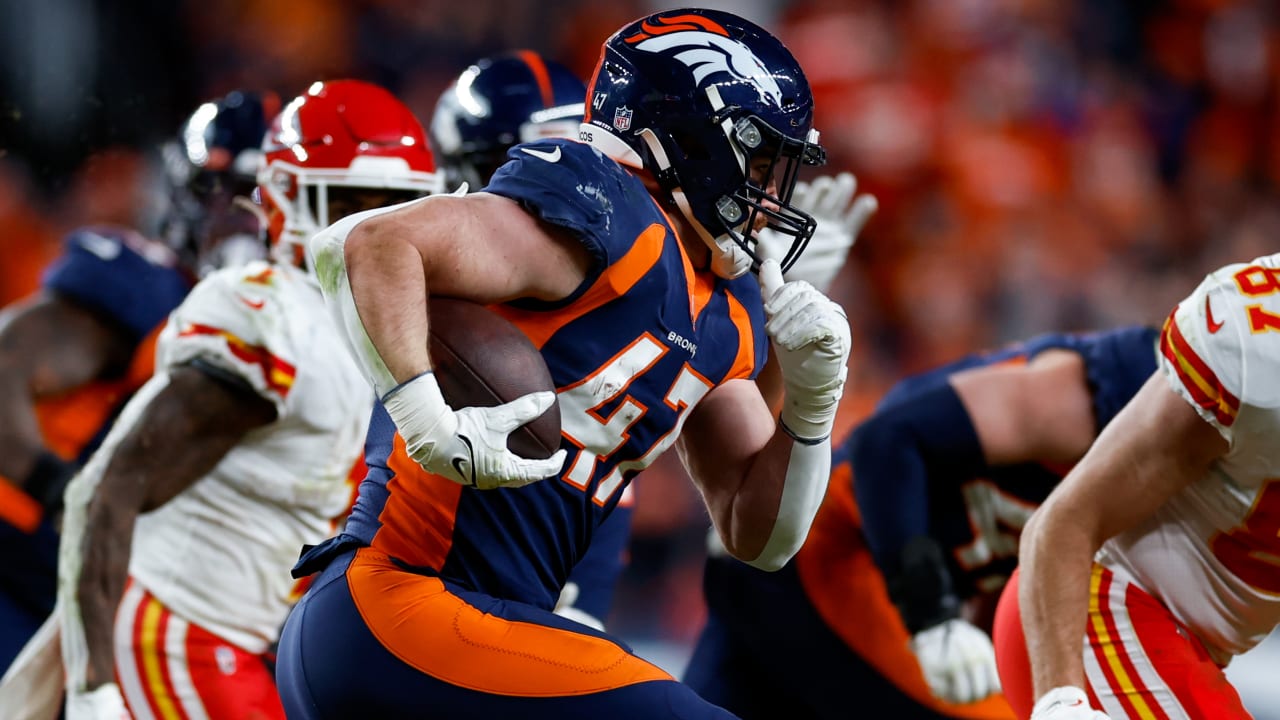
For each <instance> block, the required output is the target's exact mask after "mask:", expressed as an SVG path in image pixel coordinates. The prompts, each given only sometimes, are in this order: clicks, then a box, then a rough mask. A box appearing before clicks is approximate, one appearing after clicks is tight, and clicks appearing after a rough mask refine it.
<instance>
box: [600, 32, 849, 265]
mask: <svg viewBox="0 0 1280 720" xmlns="http://www.w3.org/2000/svg"><path fill="white" fill-rule="evenodd" d="M587 102H588V106H587V109H586V118H585V120H584V122H583V124H582V129H581V131H580V133H579V139H580V140H581V141H583V142H586V143H589V144H590V145H592V146H594V147H595V148H596V149H598V150H600V151H601V152H603V153H604V154H606V155H608V156H610V157H612V158H613V159H614V160H617V161H618V162H620V163H622V164H624V165H630V166H632V167H636V168H643V169H645V170H648V171H649V172H650V173H652V174H653V176H654V177H655V178H656V180H657V182H658V184H659V186H660V187H661V188H662V189H663V190H664V191H665V192H666V193H667V194H668V195H669V196H670V198H669V199H670V200H671V201H672V202H674V203H675V205H676V206H677V207H679V209H680V211H681V213H682V214H683V215H684V216H685V217H686V218H687V219H688V220H689V221H690V222H691V223H692V224H693V226H694V227H695V228H696V229H697V231H698V232H699V234H700V235H701V236H702V238H703V240H704V241H705V242H706V243H707V244H708V245H710V246H711V249H712V258H713V259H712V269H713V270H714V271H715V272H716V274H718V275H720V276H722V277H729V278H732V277H738V276H740V275H742V274H743V273H745V272H747V271H748V270H750V269H754V268H756V267H758V265H759V262H760V257H759V256H758V255H757V254H756V252H755V243H756V241H755V237H754V235H753V233H754V231H755V229H756V227H757V225H758V224H759V222H760V220H761V217H762V216H763V219H764V220H765V221H767V224H768V227H770V228H772V229H773V230H775V231H777V232H779V233H782V234H783V235H787V236H791V237H793V238H795V240H794V241H793V242H792V244H791V247H790V249H789V251H788V252H787V254H786V256H785V257H784V258H783V259H782V267H783V270H784V271H785V270H786V269H787V268H789V267H790V266H791V264H792V263H794V262H795V260H796V258H797V257H799V254H800V252H801V251H802V250H803V249H804V245H805V243H807V242H808V240H809V237H810V236H812V235H813V230H814V227H815V223H814V220H813V218H812V217H810V216H809V215H808V214H806V213H804V212H801V211H799V210H797V209H795V208H793V207H792V206H791V205H790V199H791V192H792V189H793V188H794V187H795V183H796V180H797V174H798V171H799V169H800V167H801V166H802V165H821V164H823V163H825V162H826V151H825V150H823V148H822V146H821V145H819V144H818V137H817V132H816V131H815V130H813V95H812V93H811V92H810V90H809V83H808V81H807V80H806V79H805V76H804V73H803V72H802V71H801V69H800V66H799V64H798V63H797V62H796V60H795V58H794V57H792V55H791V52H790V51H788V50H787V48H786V47H785V46H784V45H783V44H782V43H781V42H780V41H778V39H777V38H775V37H773V36H772V35H770V34H769V33H768V32H766V31H765V30H763V29H762V28H760V27H758V26H756V25H754V24H753V23H751V22H749V21H747V20H744V19H742V18H740V17H737V16H736V15H732V14H730V13H726V12H720V11H716V10H702V9H690V10H669V11H664V12H660V13H657V14H655V15H650V16H649V17H646V18H643V19H641V20H637V21H635V22H633V23H631V24H629V25H627V26H626V27H624V28H622V29H621V30H619V31H618V32H616V33H614V35H613V36H611V37H610V38H609V39H608V40H606V41H605V43H604V48H603V50H602V52H601V57H600V63H599V65H597V67H596V71H595V75H594V77H593V79H592V82H591V87H590V89H589V92H588V96H587ZM761 168H767V170H766V171H765V172H764V173H763V175H761V174H760V172H759V171H760V169H761ZM753 169H755V170H756V172H755V175H756V178H757V179H754V180H753V179H752V175H753V172H752V171H753Z"/></svg>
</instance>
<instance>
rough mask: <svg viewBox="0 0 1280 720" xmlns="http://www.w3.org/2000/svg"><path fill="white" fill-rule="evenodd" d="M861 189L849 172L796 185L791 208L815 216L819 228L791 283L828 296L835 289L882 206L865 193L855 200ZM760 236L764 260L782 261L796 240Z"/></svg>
mask: <svg viewBox="0 0 1280 720" xmlns="http://www.w3.org/2000/svg"><path fill="white" fill-rule="evenodd" d="M857 189H858V181H857V179H855V178H854V177H853V173H847V172H844V173H840V174H839V175H836V176H835V177H831V176H829V175H824V176H822V177H820V178H818V179H816V180H814V181H813V182H812V183H804V182H799V183H796V188H795V190H793V191H792V192H791V206H792V207H793V208H795V209H797V210H800V211H802V212H806V213H808V214H810V215H812V216H813V219H814V220H816V221H817V223H818V225H817V227H816V228H815V229H814V231H813V237H812V238H810V239H809V244H808V245H806V246H805V249H804V252H803V253H801V254H800V258H799V259H798V260H796V262H795V264H794V265H792V266H791V267H790V268H789V269H788V270H787V276H786V279H787V280H804V281H805V282H807V283H809V284H810V285H812V286H814V287H815V288H817V289H818V290H820V291H821V292H824V293H825V292H827V290H829V289H830V288H831V281H832V280H834V279H835V277H836V275H837V274H839V272H840V268H842V267H844V262H845V258H847V257H848V255H849V249H850V248H852V247H853V244H854V243H855V242H857V240H858V234H859V233H861V232H862V228H863V226H865V225H866V224H867V220H868V219H870V218H871V216H872V215H873V214H874V213H875V211H876V209H877V208H878V207H879V203H878V202H877V201H876V199H875V197H874V196H871V195H867V194H865V193H864V194H862V195H858V196H857V197H854V195H855V193H856V192H857ZM757 237H758V238H759V241H760V247H759V253H760V257H762V258H774V259H775V260H781V259H782V257H783V255H785V254H786V252H787V250H789V249H790V248H791V241H792V239H793V238H792V237H791V236H789V235H783V234H781V233H777V232H774V231H772V230H768V229H766V230H762V231H760V232H759V233H757Z"/></svg>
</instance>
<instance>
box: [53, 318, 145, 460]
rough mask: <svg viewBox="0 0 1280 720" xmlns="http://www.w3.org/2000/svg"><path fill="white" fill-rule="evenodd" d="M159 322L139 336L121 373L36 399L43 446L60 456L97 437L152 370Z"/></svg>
mask: <svg viewBox="0 0 1280 720" xmlns="http://www.w3.org/2000/svg"><path fill="white" fill-rule="evenodd" d="M162 327H163V324H161V325H158V326H156V327H155V328H154V329H152V331H151V332H150V333H149V334H148V335H147V336H146V337H145V338H143V340H142V342H140V343H139V344H138V347H137V349H136V350H134V352H133V359H132V361H131V363H130V365H129V369H128V370H127V371H126V372H125V374H124V377H121V378H117V379H113V380H103V381H99V382H91V383H88V384H86V385H82V386H80V387H78V388H76V389H74V390H72V391H70V392H67V393H63V394H61V395H58V396H56V397H49V398H42V399H41V400H40V401H39V402H37V403H36V418H37V421H38V422H39V423H40V435H41V437H43V438H44V443H45V446H46V447H48V448H49V449H50V450H52V451H53V452H54V453H56V454H57V455H59V456H60V457H62V458H63V459H64V460H71V459H73V458H76V457H78V456H79V455H80V453H81V451H83V450H84V447H85V445H86V444H88V443H89V441H90V440H93V439H94V438H95V437H97V435H98V433H99V431H101V430H102V426H103V423H105V422H107V421H108V420H109V419H110V418H111V416H112V414H113V413H114V412H115V411H116V410H117V409H118V408H119V407H120V405H121V404H122V403H123V402H124V401H125V400H126V399H128V397H129V396H130V395H132V394H133V393H134V392H135V391H136V390H137V389H138V388H140V387H142V385H143V383H145V382H146V381H147V380H148V379H149V378H150V377H151V375H152V373H153V372H154V371H155V355H156V338H157V337H159V335H160V329H161V328H162Z"/></svg>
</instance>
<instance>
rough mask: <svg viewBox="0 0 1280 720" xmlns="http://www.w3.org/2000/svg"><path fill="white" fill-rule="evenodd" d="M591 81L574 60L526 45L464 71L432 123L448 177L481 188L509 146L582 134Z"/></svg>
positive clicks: (432, 133) (435, 145) (435, 147)
mask: <svg viewBox="0 0 1280 720" xmlns="http://www.w3.org/2000/svg"><path fill="white" fill-rule="evenodd" d="M586 95H587V86H586V85H584V84H583V82H582V81H581V80H579V79H578V78H577V76H575V75H574V74H573V72H572V71H570V70H569V68H567V67H565V66H563V65H561V64H559V63H557V62H554V61H551V60H547V59H546V58H543V57H542V56H541V55H539V54H538V53H536V52H533V51H530V50H520V51H517V52H513V53H510V54H507V55H499V56H495V57H489V58H484V59H483V60H480V61H478V62H476V64H474V65H472V66H471V67H469V68H467V69H466V70H464V71H463V73H462V74H461V75H459V76H458V78H457V79H455V80H454V81H453V83H452V84H451V85H450V86H449V88H448V89H447V90H445V91H444V94H443V95H441V96H440V99H439V100H438V101H437V102H436V108H435V112H434V114H433V115H432V118H431V127H430V130H429V133H430V137H431V146H432V149H433V150H434V151H435V156H436V163H437V164H438V165H439V166H440V167H441V168H442V169H443V170H444V173H445V184H446V185H447V186H448V187H449V188H450V189H452V188H456V187H458V186H460V185H461V184H462V183H463V182H466V183H468V184H470V186H471V189H473V190H476V189H479V188H481V187H483V186H484V185H485V184H487V183H488V182H489V178H490V177H491V176H492V175H493V173H494V171H495V170H497V169H498V168H499V167H500V166H501V165H502V164H503V163H505V162H506V161H507V150H508V149H510V148H511V146H513V145H516V144H518V143H523V142H532V141H534V140H540V139H542V138H548V137H568V138H573V137H577V132H578V125H579V124H580V123H581V122H582V114H583V99H584V98H585V97H586Z"/></svg>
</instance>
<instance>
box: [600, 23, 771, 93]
mask: <svg viewBox="0 0 1280 720" xmlns="http://www.w3.org/2000/svg"><path fill="white" fill-rule="evenodd" d="M658 21H659V22H658V23H657V24H652V23H649V22H645V23H643V24H642V25H641V27H642V30H641V31H640V32H638V33H636V34H634V35H632V36H631V37H628V38H626V39H625V42H626V43H628V44H630V45H634V46H635V48H636V49H637V50H642V51H644V52H651V53H659V54H661V53H668V52H670V53H671V54H672V55H673V57H675V59H677V60H679V61H680V62H682V63H684V64H685V66H686V67H688V68H689V69H690V70H691V71H693V81H694V82H695V83H697V85H698V87H702V86H703V85H704V84H706V81H707V79H708V78H713V77H716V76H723V75H729V76H730V77H731V78H733V79H735V80H740V81H744V82H747V83H750V84H751V85H754V86H755V88H756V90H757V91H758V92H759V93H760V96H761V98H762V99H763V98H768V99H769V100H772V101H773V103H774V104H775V105H777V106H779V107H781V106H782V88H780V87H779V86H778V82H777V80H775V79H774V77H773V75H772V74H771V73H770V72H769V71H768V70H767V69H766V68H765V66H764V63H763V62H761V61H760V58H758V57H756V54H755V53H754V52H752V51H751V48H748V47H747V46H746V45H744V44H742V43H741V42H738V41H737V40H734V39H733V38H731V37H729V33H728V31H726V30H725V29H724V28H723V27H721V26H720V25H719V24H717V23H714V22H712V21H710V20H707V19H706V18H703V17H700V16H697V15H678V16H672V17H665V18H661V17H660V18H658Z"/></svg>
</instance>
